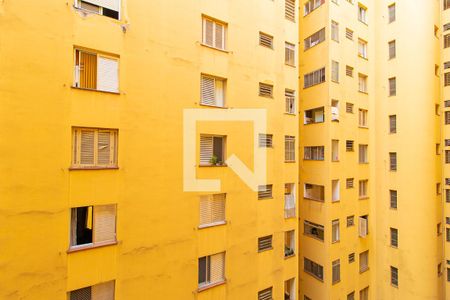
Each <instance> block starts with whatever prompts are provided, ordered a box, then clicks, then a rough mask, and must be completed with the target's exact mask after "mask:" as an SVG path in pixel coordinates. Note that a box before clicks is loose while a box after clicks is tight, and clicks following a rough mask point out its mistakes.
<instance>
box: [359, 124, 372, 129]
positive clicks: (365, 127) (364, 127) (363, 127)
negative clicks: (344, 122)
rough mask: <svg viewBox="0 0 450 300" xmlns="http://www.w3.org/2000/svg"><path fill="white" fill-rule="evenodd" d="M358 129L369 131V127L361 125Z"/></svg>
mask: <svg viewBox="0 0 450 300" xmlns="http://www.w3.org/2000/svg"><path fill="white" fill-rule="evenodd" d="M358 128H361V129H369V127H368V126H361V125H359V126H358Z"/></svg>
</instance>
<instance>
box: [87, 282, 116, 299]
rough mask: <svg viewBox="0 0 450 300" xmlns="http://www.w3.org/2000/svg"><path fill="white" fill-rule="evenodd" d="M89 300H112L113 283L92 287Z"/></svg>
mask: <svg viewBox="0 0 450 300" xmlns="http://www.w3.org/2000/svg"><path fill="white" fill-rule="evenodd" d="M90 299H91V300H114V281H108V282H105V283H100V284H96V285H94V286H92V295H91V298H90Z"/></svg>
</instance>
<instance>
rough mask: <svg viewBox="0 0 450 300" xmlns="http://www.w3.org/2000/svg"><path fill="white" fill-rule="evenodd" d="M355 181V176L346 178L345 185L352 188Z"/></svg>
mask: <svg viewBox="0 0 450 300" xmlns="http://www.w3.org/2000/svg"><path fill="white" fill-rule="evenodd" d="M353 181H354V179H353V178H347V179H346V180H345V186H346V188H348V189H352V188H353Z"/></svg>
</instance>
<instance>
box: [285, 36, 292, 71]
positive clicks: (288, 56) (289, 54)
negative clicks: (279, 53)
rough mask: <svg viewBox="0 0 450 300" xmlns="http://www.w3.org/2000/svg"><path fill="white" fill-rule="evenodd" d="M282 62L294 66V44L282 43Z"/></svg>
mask: <svg viewBox="0 0 450 300" xmlns="http://www.w3.org/2000/svg"><path fill="white" fill-rule="evenodd" d="M284 63H285V64H287V65H289V66H294V67H295V45H294V44H291V43H288V42H285V43H284Z"/></svg>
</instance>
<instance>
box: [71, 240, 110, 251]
mask: <svg viewBox="0 0 450 300" xmlns="http://www.w3.org/2000/svg"><path fill="white" fill-rule="evenodd" d="M117 244H118V242H117V241H113V242H104V243H97V244H86V245H80V246H71V247H69V249H68V250H67V251H66V252H67V253H74V252H79V251H85V250H90V249H96V248H103V247H108V246H113V245H117Z"/></svg>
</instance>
